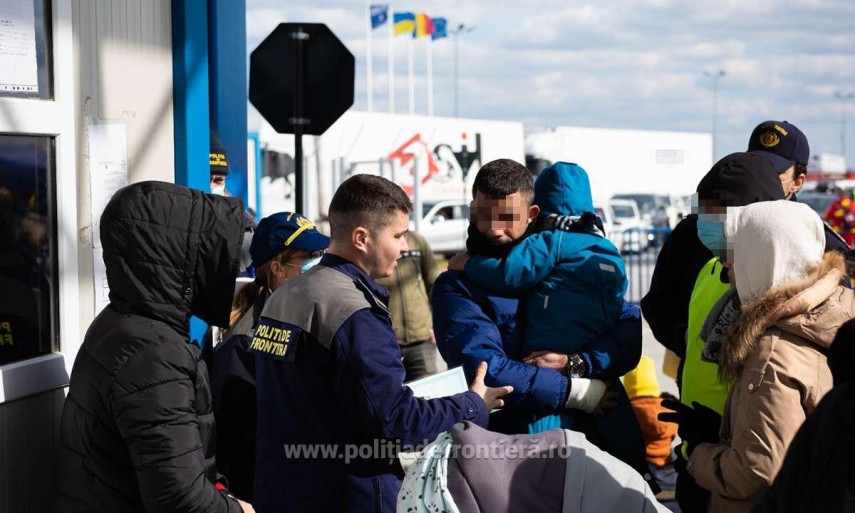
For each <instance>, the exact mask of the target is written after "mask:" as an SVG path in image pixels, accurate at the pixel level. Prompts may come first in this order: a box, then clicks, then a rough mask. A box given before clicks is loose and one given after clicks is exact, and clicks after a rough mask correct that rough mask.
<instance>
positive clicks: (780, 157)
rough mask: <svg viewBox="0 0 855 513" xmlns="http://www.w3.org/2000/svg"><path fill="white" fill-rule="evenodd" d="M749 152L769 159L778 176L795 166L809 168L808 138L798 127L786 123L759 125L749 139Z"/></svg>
mask: <svg viewBox="0 0 855 513" xmlns="http://www.w3.org/2000/svg"><path fill="white" fill-rule="evenodd" d="M748 151H750V152H757V153H762V154H763V155H765V156H766V157H768V158H769V160H771V161H772V164H774V165H775V172H777V173H778V174H781V173H783V172H784V171H786V170H787V169H789V168H790V167H791V166H792V165H793V164H802V165H804V166H807V164H808V159H810V146H808V140H807V137H805V134H803V133H802V131H801V130H799V129H798V128H797V127H796V125H793V124H791V123H788V122H786V121H764V122H762V123H760V124H759V125H757V128H755V129H754V131H753V132H751V138H750V139H748Z"/></svg>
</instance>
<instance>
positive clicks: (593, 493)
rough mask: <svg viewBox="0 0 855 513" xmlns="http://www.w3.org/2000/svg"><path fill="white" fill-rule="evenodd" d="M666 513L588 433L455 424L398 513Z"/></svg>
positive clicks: (416, 474) (409, 479)
mask: <svg viewBox="0 0 855 513" xmlns="http://www.w3.org/2000/svg"><path fill="white" fill-rule="evenodd" d="M435 511H449V512H459V513H481V512H485V513H486V512H489V513H505V512H507V513H512V512H518V511H525V512H527V513H553V512H556V511H560V512H562V513H612V512H613V513H652V512H659V513H666V512H668V509H667V508H665V507H664V506H662V505H661V504H659V503H658V502H657V501H656V498H655V497H654V495H653V492H652V491H651V490H650V487H649V486H648V485H647V483H646V482H645V481H644V479H643V478H642V477H641V475H640V474H639V473H638V472H636V471H635V470H633V469H632V468H631V467H630V466H629V465H627V464H626V463H623V462H622V461H620V460H619V459H617V458H615V457H614V456H612V455H610V454H609V453H607V452H603V451H602V450H600V449H598V448H597V446H595V445H593V444H592V443H590V442H588V440H587V439H586V438H585V435H583V434H582V433H577V432H575V431H570V430H567V429H550V430H548V431H544V432H542V433H538V434H537V435H503V434H500V433H494V432H491V431H487V430H486V429H483V428H481V427H478V426H477V425H475V424H473V423H472V422H469V421H465V422H462V423H459V424H455V425H454V427H453V428H452V429H451V430H450V431H447V432H444V433H441V434H440V435H439V436H438V437H437V439H436V440H435V441H434V442H433V443H432V444H430V445H429V446H427V447H425V448H424V450H423V451H422V452H421V454H420V456H419V458H418V459H417V460H416V462H415V463H414V464H413V465H411V466H410V467H409V469H408V470H407V475H406V476H405V477H404V483H403V486H402V487H401V492H400V493H399V494H398V513H427V512H435Z"/></svg>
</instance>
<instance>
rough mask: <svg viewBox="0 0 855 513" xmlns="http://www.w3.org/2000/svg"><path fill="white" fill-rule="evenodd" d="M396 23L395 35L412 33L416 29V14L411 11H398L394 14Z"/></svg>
mask: <svg viewBox="0 0 855 513" xmlns="http://www.w3.org/2000/svg"><path fill="white" fill-rule="evenodd" d="M392 21H393V22H394V23H395V35H396V36H400V35H401V34H412V33H413V32H415V30H416V16H415V15H414V14H413V13H411V12H396V13H395V14H394V15H393V16H392Z"/></svg>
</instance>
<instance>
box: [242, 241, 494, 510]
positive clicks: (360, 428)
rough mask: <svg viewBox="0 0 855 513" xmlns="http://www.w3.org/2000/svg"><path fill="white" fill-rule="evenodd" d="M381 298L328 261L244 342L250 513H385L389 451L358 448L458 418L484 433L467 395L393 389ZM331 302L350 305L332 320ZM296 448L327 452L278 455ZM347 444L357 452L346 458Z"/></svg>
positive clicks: (394, 477) (416, 441)
mask: <svg viewBox="0 0 855 513" xmlns="http://www.w3.org/2000/svg"><path fill="white" fill-rule="evenodd" d="M387 298H388V291H387V290H386V289H384V288H383V287H381V286H379V285H377V284H376V283H375V282H374V281H373V280H372V279H371V278H370V277H368V276H367V275H366V274H365V273H364V272H362V271H361V270H360V269H359V268H358V267H357V266H355V265H354V264H352V263H350V262H348V261H346V260H344V259H342V258H339V257H337V256H335V255H331V254H327V255H325V256H324V257H323V259H322V260H321V263H320V264H319V265H318V266H317V267H315V268H314V269H312V270H311V271H309V272H308V273H306V274H304V275H302V276H299V277H297V278H295V279H293V280H290V281H288V282H287V283H286V284H284V285H283V286H282V287H280V288H279V289H277V290H276V292H274V293H273V295H272V296H271V297H270V299H268V301H267V304H266V305H265V307H264V310H263V311H262V313H261V318H260V319H259V324H258V326H257V328H256V330H255V336H254V338H253V342H252V344H251V345H250V350H251V351H255V353H256V386H257V394H258V441H257V452H256V455H257V456H256V472H255V490H254V493H253V505H254V507H255V509H256V511H258V512H259V513H269V512H280V511H287V512H289V513H290V512H301V511H307V512H308V511H313V512H314V511H325V512H326V511H330V512H332V511H366V512H367V511H371V512H377V511H389V512H391V511H394V510H395V502H396V498H397V493H398V490H399V488H400V485H401V481H400V478H401V468H400V465H399V464H398V461H397V457H396V456H397V455H396V454H394V453H393V454H389V453H388V452H387V453H386V454H377V453H376V451H375V452H372V453H371V454H369V453H368V452H367V451H368V449H370V448H371V447H377V446H382V445H383V444H384V443H385V442H386V441H400V443H401V444H402V445H408V444H413V445H420V444H423V443H425V442H426V441H433V440H434V439H435V438H436V436H437V435H438V434H439V433H440V432H442V431H445V430H448V429H450V428H451V426H453V425H454V424H455V423H457V422H461V421H463V420H471V421H473V422H474V423H476V424H478V425H480V426H486V424H487V420H488V411H487V408H486V405H485V404H484V402H483V400H482V399H481V398H480V397H479V396H478V395H477V394H475V393H474V392H465V393H462V394H457V395H454V396H452V397H448V398H440V399H431V400H423V399H418V398H415V397H413V394H412V392H411V391H410V389H409V388H408V387H404V386H402V382H403V380H404V374H405V372H404V366H403V364H402V363H401V350H400V348H399V346H398V341H397V339H396V337H395V333H394V331H393V330H392V324H391V321H390V318H389V312H388V310H387V309H386V307H385V305H384V304H383V301H384V300H386V299H387ZM348 302H350V303H348ZM342 304H350V305H356V306H355V307H351V308H349V309H347V308H346V309H344V311H343V313H342V309H341V308H340V306H341V305H342ZM360 305H362V306H360ZM286 332H287V333H286ZM281 342H284V344H281ZM277 344H279V345H277ZM298 446H299V447H302V449H299V450H305V449H308V450H320V451H326V450H329V449H330V448H335V450H336V451H337V453H335V454H332V455H331V454H326V455H325V454H323V452H319V453H318V454H310V453H302V454H301V455H296V454H293V453H292V454H287V453H288V451H294V450H298V449H297V447H298ZM347 446H350V447H351V450H353V449H354V448H361V449H362V451H365V452H363V453H362V454H361V455H360V456H358V457H356V458H354V459H351V460H350V461H346V460H345V459H344V452H345V451H346V450H347ZM390 458H391V461H390Z"/></svg>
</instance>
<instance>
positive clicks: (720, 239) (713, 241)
mask: <svg viewBox="0 0 855 513" xmlns="http://www.w3.org/2000/svg"><path fill="white" fill-rule="evenodd" d="M726 219H727V208H726V207H722V206H720V205H718V204H716V203H714V202H711V203H707V202H702V203H701V204H700V205H698V239H700V241H701V243H702V244H703V245H704V246H706V248H707V249H709V250H710V251H711V252H712V254H713V255H714V256H716V257H718V259H719V260H721V261H722V262H725V261H729V260H730V255H731V254H732V252H731V251H729V250H728V249H729V248H728V244H727V238H726V236H725V232H724V223H725V220H726Z"/></svg>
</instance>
